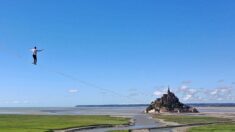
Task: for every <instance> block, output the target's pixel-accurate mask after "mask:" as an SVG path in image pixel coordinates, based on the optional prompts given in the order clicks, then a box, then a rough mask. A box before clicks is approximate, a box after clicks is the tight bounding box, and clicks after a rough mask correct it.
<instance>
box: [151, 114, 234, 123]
mask: <svg viewBox="0 0 235 132" xmlns="http://www.w3.org/2000/svg"><path fill="white" fill-rule="evenodd" d="M155 117H156V118H159V119H164V120H165V121H169V122H176V123H179V124H193V123H210V122H219V121H230V120H229V119H225V118H217V117H207V116H182V115H156V116H155Z"/></svg>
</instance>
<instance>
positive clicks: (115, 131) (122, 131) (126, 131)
mask: <svg viewBox="0 0 235 132" xmlns="http://www.w3.org/2000/svg"><path fill="white" fill-rule="evenodd" d="M108 132H129V131H128V130H113V131H108Z"/></svg>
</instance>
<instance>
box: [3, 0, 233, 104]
mask: <svg viewBox="0 0 235 132" xmlns="http://www.w3.org/2000/svg"><path fill="white" fill-rule="evenodd" d="M234 6H235V2H234V1H233V0H227V1H221V0H207V1H205V0H191V1H187V0H179V1H173V0H172V1H155V0H147V1H144V0H121V1H120V0H112V1H110V0H99V1H96V0H69V1H68V0H61V1H56V0H50V1H48V0H40V1H39V0H38V1H35V0H21V1H17V0H12V1H8V0H0V60H1V68H0V74H1V76H0V80H1V83H0V89H1V92H0V106H7V107H8V106H74V105H77V104H128V103H149V102H151V101H152V100H153V99H155V98H156V97H159V96H161V94H162V93H164V92H165V90H166V88H167V86H168V85H170V87H171V88H172V90H173V91H174V92H175V94H176V95H177V96H179V98H180V100H182V101H183V102H234V101H235V92H234V91H235V90H234V89H235V88H234V84H235V78H234V75H235V70H234V67H235V61H234V60H235V52H234V50H235V45H234V42H235V26H234V23H235V17H234V15H235V9H234ZM34 46H37V47H38V48H39V49H45V50H44V51H43V52H41V53H39V56H38V65H37V66H34V65H32V64H31V63H32V56H31V52H30V51H29V49H30V48H32V47H34ZM58 72H59V73H62V74H66V75H69V76H72V77H68V76H63V75H61V74H59V73H58ZM72 78H75V79H72ZM80 80H82V81H85V82H86V83H89V84H88V85H87V84H86V83H85V84H84V83H83V82H80ZM94 85H95V86H94ZM225 95H226V96H225Z"/></svg>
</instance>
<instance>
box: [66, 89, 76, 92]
mask: <svg viewBox="0 0 235 132" xmlns="http://www.w3.org/2000/svg"><path fill="white" fill-rule="evenodd" d="M68 92H69V93H77V92H78V89H69V90H68Z"/></svg>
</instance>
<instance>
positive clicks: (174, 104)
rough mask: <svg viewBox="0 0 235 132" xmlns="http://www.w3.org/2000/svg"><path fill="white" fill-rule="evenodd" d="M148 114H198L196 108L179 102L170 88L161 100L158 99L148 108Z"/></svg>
mask: <svg viewBox="0 0 235 132" xmlns="http://www.w3.org/2000/svg"><path fill="white" fill-rule="evenodd" d="M146 112H147V113H151V112H158V113H160V112H178V113H181V112H185V113H198V110H197V109H196V108H194V107H190V106H188V105H185V104H183V103H181V102H180V101H179V99H178V98H177V97H176V96H175V94H174V93H173V92H171V91H170V89H169V88H168V91H167V94H163V96H162V97H161V98H157V99H156V100H155V101H153V102H152V103H151V104H150V105H149V106H148V107H147V108H146Z"/></svg>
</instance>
